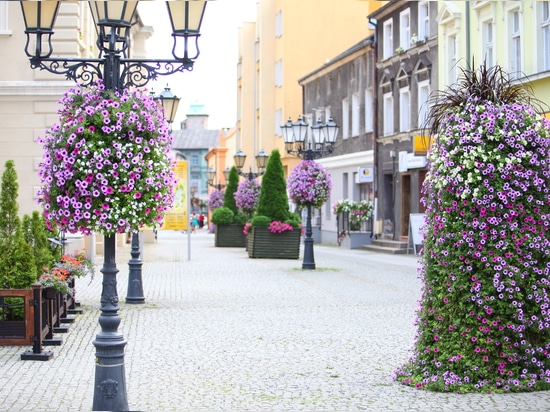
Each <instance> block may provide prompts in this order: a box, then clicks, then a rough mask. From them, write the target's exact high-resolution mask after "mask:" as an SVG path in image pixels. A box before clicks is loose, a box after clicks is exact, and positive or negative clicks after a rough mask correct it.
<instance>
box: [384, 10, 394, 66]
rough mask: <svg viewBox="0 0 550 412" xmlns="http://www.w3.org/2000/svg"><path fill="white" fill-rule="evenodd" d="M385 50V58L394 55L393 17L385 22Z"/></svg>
mask: <svg viewBox="0 0 550 412" xmlns="http://www.w3.org/2000/svg"><path fill="white" fill-rule="evenodd" d="M383 36H384V38H383V41H384V43H383V44H384V52H383V58H384V59H388V58H390V57H391V56H393V19H389V20H386V21H385V22H384V34H383Z"/></svg>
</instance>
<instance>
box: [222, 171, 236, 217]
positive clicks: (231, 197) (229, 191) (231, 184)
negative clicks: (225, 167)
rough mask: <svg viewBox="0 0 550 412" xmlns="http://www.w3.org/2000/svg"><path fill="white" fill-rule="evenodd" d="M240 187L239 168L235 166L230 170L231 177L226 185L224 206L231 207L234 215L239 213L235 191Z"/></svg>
mask: <svg viewBox="0 0 550 412" xmlns="http://www.w3.org/2000/svg"><path fill="white" fill-rule="evenodd" d="M238 187H239V172H237V168H236V167H235V166H233V167H232V168H231V170H230V171H229V178H228V182H227V186H226V187H225V194H224V196H223V206H224V207H227V208H229V209H231V211H232V212H233V214H234V215H236V214H237V212H238V211H239V209H238V208H237V202H236V201H235V192H236V191H237V188H238Z"/></svg>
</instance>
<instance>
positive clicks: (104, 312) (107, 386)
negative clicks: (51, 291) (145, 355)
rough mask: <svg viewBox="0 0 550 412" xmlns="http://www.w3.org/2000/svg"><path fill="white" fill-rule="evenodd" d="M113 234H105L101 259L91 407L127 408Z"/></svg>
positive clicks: (107, 408) (124, 341) (124, 343)
mask: <svg viewBox="0 0 550 412" xmlns="http://www.w3.org/2000/svg"><path fill="white" fill-rule="evenodd" d="M115 247H116V245H115V235H109V236H105V260H104V263H103V268H101V272H102V273H103V289H102V292H101V306H100V314H99V325H100V327H101V331H100V332H99V333H98V334H97V336H96V339H95V340H94V341H93V344H94V346H95V348H96V352H95V355H96V367H95V385H94V403H93V407H92V409H93V410H94V411H127V410H128V397H127V394H126V378H125V370H124V347H125V346H126V340H125V339H124V337H123V336H122V334H121V333H119V332H118V326H119V325H120V316H119V315H118V309H119V307H118V295H117V288H116V275H117V273H118V269H117V267H116V259H115Z"/></svg>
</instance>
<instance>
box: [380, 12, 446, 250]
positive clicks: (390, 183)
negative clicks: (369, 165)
mask: <svg viewBox="0 0 550 412" xmlns="http://www.w3.org/2000/svg"><path fill="white" fill-rule="evenodd" d="M436 16H437V2H433V1H418V2H416V1H414V2H409V1H390V2H387V4H386V5H384V6H383V7H381V8H379V9H378V10H377V11H375V12H374V13H371V14H370V15H369V19H370V21H371V22H372V24H374V25H375V27H376V29H375V30H376V42H375V44H376V46H375V47H376V56H377V58H376V81H375V83H376V85H377V87H376V88H375V89H376V96H375V97H374V98H375V100H376V102H377V104H376V109H375V113H374V116H376V117H377V120H376V124H377V127H376V134H377V136H376V141H377V146H376V152H377V153H376V168H375V175H376V178H375V179H376V182H377V198H378V210H377V212H378V213H377V216H376V219H377V221H378V222H379V223H378V225H377V229H378V230H377V232H378V233H377V234H381V235H382V237H385V238H390V239H393V240H401V239H405V238H407V237H408V235H409V217H410V214H411V213H422V212H423V211H424V207H423V205H422V203H421V201H420V199H421V189H422V184H423V182H424V178H425V176H426V172H427V163H426V152H427V149H428V144H429V136H428V135H427V132H426V130H425V128H426V126H429V125H428V113H429V101H430V95H431V93H432V91H434V90H435V89H436V88H437V85H438V70H439V69H438V36H437V32H438V31H437V30H438V28H437V21H436Z"/></svg>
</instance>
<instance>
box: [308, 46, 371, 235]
mask: <svg viewBox="0 0 550 412" xmlns="http://www.w3.org/2000/svg"><path fill="white" fill-rule="evenodd" d="M373 46H374V36H373V35H371V36H369V37H367V38H365V39H363V40H361V41H360V42H358V43H357V44H355V45H354V46H352V47H351V48H349V49H348V50H346V51H344V52H343V53H341V54H340V55H338V56H336V57H335V58H333V59H331V60H330V61H329V62H327V63H326V64H324V65H323V66H321V67H319V68H318V69H316V70H314V71H313V72H311V73H309V74H307V75H306V76H303V77H302V78H300V79H299V84H300V85H301V86H302V90H303V102H304V103H303V104H304V109H303V112H304V120H305V121H306V123H308V124H309V125H313V124H315V122H316V121H321V122H323V123H324V122H327V121H328V119H329V118H331V117H332V118H334V119H341V120H339V121H338V124H339V126H340V134H339V136H338V139H337V141H336V143H335V144H334V146H333V152H332V153H331V155H330V156H328V157H324V158H321V159H319V160H318V162H319V163H321V164H323V165H324V166H325V167H327V169H328V170H329V171H330V174H331V177H332V181H333V189H332V192H331V196H330V199H329V200H328V201H327V202H326V203H325V205H324V206H323V208H322V209H321V210H319V211H317V212H316V216H317V219H315V221H314V223H315V224H317V225H318V226H319V227H320V234H321V236H320V239H319V241H320V242H322V243H335V242H337V240H338V229H337V222H336V216H335V215H334V214H332V209H331V208H332V205H333V204H334V203H335V202H336V201H338V200H342V199H352V200H355V201H359V200H368V201H371V202H374V179H373V177H374V176H373V170H374V139H373V136H374V133H373V127H374V124H373V110H374V100H373V96H374V93H375V84H374V81H373V80H374V75H375V73H374V70H375V64H374V60H373V56H374V55H373Z"/></svg>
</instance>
